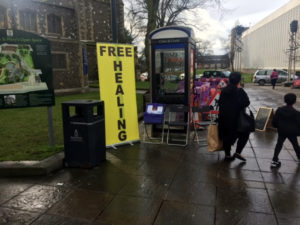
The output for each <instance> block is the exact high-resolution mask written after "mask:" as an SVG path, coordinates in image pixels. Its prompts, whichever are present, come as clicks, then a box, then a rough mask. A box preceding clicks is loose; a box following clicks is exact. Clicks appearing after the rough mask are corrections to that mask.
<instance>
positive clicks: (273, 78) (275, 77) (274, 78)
mask: <svg viewBox="0 0 300 225" xmlns="http://www.w3.org/2000/svg"><path fill="white" fill-rule="evenodd" d="M270 79H271V84H272V87H273V89H275V85H276V82H277V80H278V72H277V70H276V69H273V71H272V73H271V76H270Z"/></svg>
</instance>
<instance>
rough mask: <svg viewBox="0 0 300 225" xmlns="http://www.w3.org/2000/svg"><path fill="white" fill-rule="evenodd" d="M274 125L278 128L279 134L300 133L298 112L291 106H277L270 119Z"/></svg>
mask: <svg viewBox="0 0 300 225" xmlns="http://www.w3.org/2000/svg"><path fill="white" fill-rule="evenodd" d="M272 124H273V126H274V127H276V128H277V129H278V134H279V135H281V136H286V137H289V136H299V135H300V112H299V111H297V110H296V109H295V108H294V107H293V106H283V107H279V108H278V109H277V110H276V112H275V115H274V117H273V120H272Z"/></svg>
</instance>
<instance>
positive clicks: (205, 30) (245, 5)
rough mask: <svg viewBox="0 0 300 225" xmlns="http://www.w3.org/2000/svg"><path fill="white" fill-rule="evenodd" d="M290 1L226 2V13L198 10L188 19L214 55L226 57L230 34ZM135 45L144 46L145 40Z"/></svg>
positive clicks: (219, 10) (244, 0)
mask: <svg viewBox="0 0 300 225" xmlns="http://www.w3.org/2000/svg"><path fill="white" fill-rule="evenodd" d="M126 1H130V0H124V2H125V7H126ZM289 1H290V0H223V4H222V9H217V8H209V9H195V10H194V11H192V12H190V11H189V12H187V13H186V14H185V15H184V17H186V18H187V20H188V21H189V24H192V26H191V27H193V29H194V31H195V34H196V38H200V39H202V40H209V41H210V42H211V43H212V48H213V51H214V54H223V53H225V52H224V41H226V40H228V39H229V34H230V30H231V29H232V28H233V27H234V26H235V25H237V24H240V25H243V26H247V27H251V26H253V25H255V24H256V23H257V22H259V21H260V20H262V19H263V18H265V17H267V16H268V15H270V14H271V13H272V12H274V11H276V10H277V9H279V8H280V7H282V6H283V5H285V4H286V3H288V2H289ZM135 44H136V45H138V46H143V37H141V38H139V40H138V41H137V43H135ZM140 49H141V48H140Z"/></svg>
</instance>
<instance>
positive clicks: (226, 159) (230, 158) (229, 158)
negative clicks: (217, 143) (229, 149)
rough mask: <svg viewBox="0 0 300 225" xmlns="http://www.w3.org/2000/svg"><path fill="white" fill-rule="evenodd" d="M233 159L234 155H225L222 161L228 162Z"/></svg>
mask: <svg viewBox="0 0 300 225" xmlns="http://www.w3.org/2000/svg"><path fill="white" fill-rule="evenodd" d="M233 160H234V156H225V158H224V161H227V162H230V161H233Z"/></svg>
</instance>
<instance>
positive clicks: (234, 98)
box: [219, 84, 250, 145]
mask: <svg viewBox="0 0 300 225" xmlns="http://www.w3.org/2000/svg"><path fill="white" fill-rule="evenodd" d="M249 105H250V101H249V97H248V95H247V93H246V92H245V91H244V90H243V89H242V88H237V87H236V86H234V85H230V84H229V85H228V86H227V87H225V88H224V89H223V90H222V92H221V95H220V99H219V110H220V111H219V135H220V138H221V139H222V140H223V142H226V143H230V144H231V145H232V144H234V142H235V140H236V137H237V123H238V117H239V114H240V112H241V111H242V110H245V108H246V107H247V106H249Z"/></svg>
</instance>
